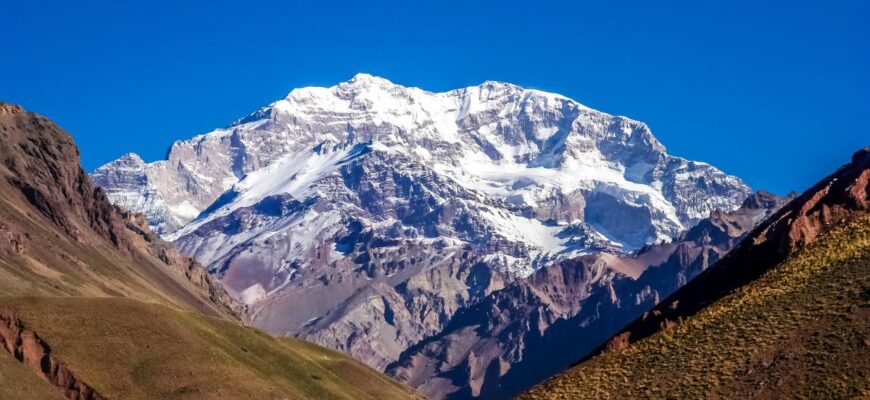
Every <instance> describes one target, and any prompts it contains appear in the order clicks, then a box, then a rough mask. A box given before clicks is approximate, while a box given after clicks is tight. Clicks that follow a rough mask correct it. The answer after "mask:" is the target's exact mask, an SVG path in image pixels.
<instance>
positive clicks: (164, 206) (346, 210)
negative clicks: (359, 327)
mask: <svg viewBox="0 0 870 400" xmlns="http://www.w3.org/2000/svg"><path fill="white" fill-rule="evenodd" d="M361 149H365V151H361ZM354 152H356V153H354ZM352 153H353V154H352ZM93 176H94V179H95V180H96V181H97V182H98V184H100V185H101V186H103V187H104V188H105V189H106V190H107V192H108V193H109V196H110V198H112V199H113V200H114V201H116V202H117V203H120V204H122V205H124V206H127V207H129V208H132V209H134V210H137V211H142V212H144V213H145V214H146V215H147V216H148V218H149V220H150V221H151V223H152V224H153V225H154V227H155V229H157V230H158V231H159V232H161V233H162V234H164V235H168V237H170V238H172V239H174V240H175V241H176V242H177V243H178V244H179V245H180V246H181V248H182V249H184V250H186V251H187V252H189V253H190V254H192V255H196V256H197V257H199V258H200V260H201V261H203V262H204V263H206V264H209V265H211V266H212V267H213V269H215V270H225V269H226V268H229V267H228V265H231V264H232V260H233V257H238V255H239V254H240V253H239V252H240V251H242V250H244V251H255V252H256V251H260V250H258V249H259V247H258V246H261V245H262V243H261V241H263V240H266V239H268V238H274V237H278V236H280V235H286V236H294V235H297V234H298V233H299V232H300V231H301V230H303V229H304V230H305V232H306V233H305V235H307V236H306V237H307V238H309V239H310V240H308V239H306V240H305V241H303V242H304V243H305V244H303V243H302V242H297V241H294V242H293V248H291V249H288V250H287V251H285V252H284V254H281V255H280V257H277V256H276V257H277V258H276V259H275V260H273V261H274V262H272V263H271V264H269V265H262V269H263V273H262V274H259V275H258V276H262V277H261V278H258V280H257V282H256V283H257V284H260V285H261V286H262V287H263V288H266V291H267V292H271V291H274V290H277V289H280V285H279V286H276V285H275V284H274V282H272V277H271V276H270V272H268V271H282V269H281V268H282V265H285V263H287V262H290V263H296V264H299V263H302V264H305V263H310V262H311V260H307V259H305V257H306V256H307V255H310V254H311V252H312V251H315V250H314V249H315V248H323V249H326V248H331V249H332V250H330V251H329V252H327V253H328V254H327V253H324V255H323V258H322V259H321V260H320V261H319V262H321V263H336V262H341V260H343V259H345V258H346V257H349V256H348V255H346V254H344V253H343V252H341V251H335V248H336V244H335V243H336V242H339V241H341V240H343V239H342V238H343V236H342V235H347V234H350V233H353V232H356V233H354V234H358V233H359V232H369V234H370V235H372V236H373V237H378V238H380V239H379V240H388V241H399V242H400V243H414V244H415V245H429V244H431V243H432V242H433V240H437V241H440V243H441V244H440V245H439V246H446V247H445V248H470V249H473V250H474V251H475V252H477V253H479V254H481V255H482V256H485V255H507V256H509V259H506V258H504V257H495V258H493V259H501V260H502V261H499V262H493V268H494V269H496V270H498V271H501V272H504V273H506V274H508V275H512V276H525V275H528V274H529V273H531V272H532V271H534V270H535V269H536V268H539V267H540V266H541V265H543V264H546V263H548V262H551V261H552V260H556V259H560V258H563V257H566V256H570V255H572V254H582V253H584V252H594V251H598V250H600V249H604V248H607V249H611V250H614V251H631V250H634V249H637V248H639V247H641V246H643V245H644V244H646V243H649V242H654V241H661V240H668V239H669V238H671V237H673V236H674V235H676V234H678V233H679V232H681V231H682V230H683V229H685V228H686V227H688V226H690V225H692V224H693V223H694V222H695V221H697V220H699V219H701V218H704V217H706V216H707V215H709V213H710V212H711V211H713V210H715V209H723V210H730V209H734V208H736V207H737V206H739V204H740V203H741V201H742V200H743V198H745V197H746V195H747V194H748V193H749V189H748V188H747V187H746V185H744V184H743V183H742V182H741V181H740V180H739V179H737V178H734V177H731V176H728V175H725V174H723V173H721V172H720V171H718V170H716V169H715V168H713V167H712V166H710V165H708V164H704V163H699V162H692V161H687V160H684V159H682V158H679V157H674V156H671V155H668V154H667V153H666V150H665V147H664V146H663V145H662V144H661V143H659V142H658V140H656V138H655V137H654V136H653V135H652V133H651V131H650V129H649V128H648V127H647V126H646V125H645V124H643V123H641V122H638V121H634V120H631V119H628V118H625V117H619V116H613V115H609V114H606V113H602V112H599V111H596V110H592V109H590V108H588V107H585V106H583V105H581V104H580V103H578V102H576V101H574V100H572V99H569V98H567V97H564V96H561V95H558V94H553V93H547V92H543V91H539V90H531V89H524V88H521V87H519V86H516V85H512V84H509V83H503V82H496V81H487V82H484V83H482V84H480V85H477V86H471V87H468V88H463V89H456V90H451V91H448V92H442V93H435V92H429V91H425V90H423V89H419V88H412V87H404V86H401V85H397V84H394V83H392V82H390V81H388V80H386V79H383V78H379V77H375V76H372V75H368V74H357V75H355V76H354V77H353V78H352V79H351V80H349V81H347V82H344V83H339V84H337V85H334V86H331V87H306V88H299V89H294V90H293V91H291V92H290V93H289V94H288V95H287V97H286V98H284V99H281V100H278V101H276V102H274V103H272V104H270V105H269V106H267V107H264V108H262V109H260V110H258V111H256V112H254V113H252V114H250V115H248V116H246V117H244V118H242V119H240V120H238V121H236V122H235V123H233V124H232V125H230V126H228V127H227V128H223V129H218V130H215V131H213V132H210V133H207V134H204V135H199V136H195V137H193V138H192V139H189V140H181V141H178V142H176V143H175V144H173V146H172V148H171V150H170V152H169V154H168V157H167V159H166V160H163V161H157V162H154V163H149V164H145V163H144V162H142V161H141V159H139V158H138V157H137V156H135V155H128V156H124V157H122V158H121V159H119V160H117V161H115V162H112V163H110V164H107V165H106V166H103V167H101V168H99V169H97V170H96V171H94V173H93ZM276 199H277V200H276ZM264 201H265V202H275V201H278V202H279V203H281V204H283V205H282V206H280V207H279V208H281V210H282V211H281V212H279V213H278V214H277V216H274V215H271V214H269V212H266V211H263V210H262V209H258V205H260V204H261V203H263V202H264ZM291 203H292V204H291ZM282 207H283V208H282ZM288 207H289V208H288ZM272 211H274V210H272ZM282 213H283V214H282ZM287 213H289V214H287ZM242 214H244V216H245V217H244V220H245V223H246V224H247V225H244V226H236V227H235V228H233V229H236V230H242V231H244V232H245V234H244V235H242V234H241V233H238V232H236V230H232V229H229V228H228V226H227V224H239V223H241V222H240V220H239V218H240V216H241V215H242ZM290 220H293V221H297V220H298V221H304V223H303V225H305V224H311V223H314V222H313V221H321V222H320V223H319V224H320V225H317V226H323V230H320V231H311V230H310V229H309V228H310V226H308V227H306V228H301V227H298V226H297V225H292V224H290V225H288V222H287V221H290ZM325 221H329V223H326V222H325ZM300 226H301V225H300ZM228 229H229V230H232V231H233V232H236V233H234V234H227V233H226V232H227V231H228ZM273 245H274V244H273ZM228 246H229V247H228ZM233 246H235V247H233ZM305 246H308V247H305ZM338 247H340V246H338ZM217 248H221V249H222V250H221V251H220V252H216V251H214V249H217ZM228 248H229V250H226V249H228ZM269 251H270V252H271V251H272V249H270V250H269ZM505 260H507V261H505ZM267 278H268V279H267ZM279 281H281V280H279ZM281 282H283V281H281ZM253 283H254V281H252V280H245V281H244V284H243V285H244V286H243V287H242V286H239V287H234V286H233V285H232V284H231V285H230V287H231V288H232V289H234V290H236V292H241V291H243V290H245V289H247V288H248V287H249V286H250V285H251V284H253ZM281 284H283V283H281ZM240 285H242V284H240Z"/></svg>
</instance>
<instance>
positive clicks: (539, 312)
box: [387, 192, 794, 399]
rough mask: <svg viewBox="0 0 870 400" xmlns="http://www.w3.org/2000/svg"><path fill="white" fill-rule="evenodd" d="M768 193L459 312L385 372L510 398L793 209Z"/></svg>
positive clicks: (455, 391)
mask: <svg viewBox="0 0 870 400" xmlns="http://www.w3.org/2000/svg"><path fill="white" fill-rule="evenodd" d="M793 197H794V195H791V196H790V197H778V196H775V195H772V194H770V193H766V192H759V193H756V194H753V195H752V196H750V197H749V198H748V199H747V200H746V201H745V202H744V203H743V205H742V207H741V208H740V209H738V210H735V211H731V212H720V211H717V212H714V213H713V214H712V215H711V216H710V217H709V218H707V219H704V220H702V221H700V222H699V223H698V224H697V225H696V226H694V227H692V228H691V229H689V230H688V231H686V232H685V233H683V234H682V235H680V236H679V237H678V238H677V239H676V240H674V241H673V242H670V243H664V244H658V245H652V246H647V247H645V248H643V249H642V250H640V251H639V252H638V253H636V254H634V255H631V256H625V255H616V254H610V253H600V254H596V255H587V256H582V257H578V258H574V259H570V260H565V261H560V262H558V263H556V264H553V265H550V266H547V267H545V268H542V269H540V270H538V271H536V272H535V273H533V274H532V275H531V276H529V277H527V278H524V279H520V280H516V281H514V282H512V283H510V284H508V285H507V286H506V287H505V288H503V289H501V290H497V291H494V292H492V293H491V294H489V295H488V296H486V297H484V298H483V299H481V300H480V301H478V302H477V303H475V304H474V305H472V306H470V307H466V308H464V309H462V310H460V311H459V312H457V313H456V314H455V315H454V316H453V318H452V319H451V321H450V322H449V323H448V324H446V327H445V329H443V330H442V331H440V332H438V333H436V334H434V335H431V336H430V337H428V338H427V339H425V340H423V341H422V342H419V343H417V344H416V345H414V346H412V347H411V348H409V349H408V350H407V351H405V352H404V353H403V354H402V356H401V357H400V358H399V360H398V361H397V362H395V363H393V364H391V365H390V366H389V367H388V368H387V372H388V373H389V374H391V375H393V376H394V377H396V378H398V379H400V380H402V381H405V382H407V383H409V384H410V385H411V386H413V387H415V388H417V389H418V390H420V391H421V392H423V393H425V394H427V395H428V396H429V397H431V398H435V399H441V398H452V399H465V398H486V399H496V398H509V397H511V396H513V395H515V394H517V393H519V392H520V391H522V390H524V389H526V388H528V387H530V386H532V385H534V384H535V383H539V382H541V381H543V380H544V379H546V378H547V377H549V376H552V375H553V374H555V373H557V372H559V371H561V370H563V369H565V368H567V367H568V366H570V365H571V364H572V363H574V362H577V361H578V360H580V359H581V358H583V357H584V356H586V355H587V354H588V353H589V352H590V351H592V350H594V349H596V348H597V347H598V346H600V345H601V344H602V343H603V342H604V341H606V340H607V339H608V338H610V337H611V336H612V335H613V334H614V333H616V332H618V331H619V330H620V329H622V328H623V327H624V326H625V325H626V324H628V323H629V322H631V321H632V320H634V319H635V318H637V317H639V316H640V315H641V314H643V313H644V312H646V311H647V310H649V309H651V308H652V307H653V306H655V305H656V304H658V303H659V302H660V300H663V299H664V298H666V297H667V296H669V295H670V294H671V293H673V292H674V291H675V290H676V289H678V288H679V287H680V286H682V285H683V284H685V283H686V282H687V281H689V280H691V279H692V278H694V277H695V276H696V275H698V274H699V273H701V272H702V271H704V270H705V269H707V267H709V266H711V265H712V264H714V263H715V262H716V261H717V260H719V258H720V257H722V256H724V255H725V254H726V253H727V252H728V251H729V250H730V249H731V248H732V247H734V246H735V245H736V244H737V243H738V242H739V241H740V240H741V239H742V238H743V237H744V236H745V235H746V234H748V233H749V232H750V231H751V230H752V228H753V227H755V226H756V225H757V224H758V223H759V222H761V221H762V220H764V219H765V218H766V217H768V216H770V215H771V214H773V213H774V212H775V211H776V210H778V209H779V208H780V207H782V206H783V205H785V204H786V203H787V202H788V201H790V200H791V199H792V198H793Z"/></svg>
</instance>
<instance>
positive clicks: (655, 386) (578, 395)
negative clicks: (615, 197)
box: [521, 216, 870, 399]
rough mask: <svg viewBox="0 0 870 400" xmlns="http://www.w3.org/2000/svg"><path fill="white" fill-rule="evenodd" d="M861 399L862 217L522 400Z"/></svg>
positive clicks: (865, 388)
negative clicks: (685, 315) (679, 318)
mask: <svg viewBox="0 0 870 400" xmlns="http://www.w3.org/2000/svg"><path fill="white" fill-rule="evenodd" d="M749 397H753V398H808V399H823V398H870V218H868V217H867V216H863V217H859V218H858V219H857V220H856V221H853V222H851V223H849V224H848V225H845V226H841V227H838V228H836V229H833V230H832V231H831V232H829V233H827V234H825V235H824V236H823V237H822V238H820V239H819V240H818V241H817V242H815V243H813V244H812V245H809V246H807V247H806V248H804V249H802V250H801V251H799V252H797V253H796V254H795V255H793V256H791V257H789V258H788V259H787V260H786V261H784V262H782V263H780V264H779V265H777V266H775V267H774V268H773V269H771V270H770V271H768V272H767V273H766V274H764V275H763V276H762V277H761V278H759V279H758V280H756V281H754V282H752V283H750V284H748V285H745V286H743V287H741V288H740V289H738V290H736V291H734V292H732V293H731V294H729V295H727V296H725V297H724V298H722V299H720V300H718V301H716V302H715V303H713V304H711V305H709V306H707V307H706V308H704V309H703V310H702V311H700V312H699V313H698V314H696V315H694V316H692V317H690V318H689V319H687V320H685V321H683V322H681V323H678V324H677V325H676V326H673V327H671V328H669V329H665V330H663V331H660V332H658V333H656V334H655V335H653V336H651V337H648V338H646V339H644V340H641V341H639V342H637V343H635V344H632V345H631V346H629V347H628V348H627V349H625V350H624V351H622V352H609V353H604V354H603V355H600V356H598V357H595V358H592V359H590V360H588V361H586V362H584V363H582V364H580V365H578V366H576V367H574V368H572V369H570V370H568V371H566V372H564V373H562V374H560V375H558V376H556V377H554V378H552V379H550V380H549V381H547V382H545V383H543V384H541V385H539V386H537V387H535V388H533V389H532V390H531V391H529V392H527V393H525V394H523V395H522V396H521V398H525V399H582V398H589V399H607V398H613V399H617V398H680V399H682V398H713V399H715V398H719V399H726V398H727V399H730V398H749Z"/></svg>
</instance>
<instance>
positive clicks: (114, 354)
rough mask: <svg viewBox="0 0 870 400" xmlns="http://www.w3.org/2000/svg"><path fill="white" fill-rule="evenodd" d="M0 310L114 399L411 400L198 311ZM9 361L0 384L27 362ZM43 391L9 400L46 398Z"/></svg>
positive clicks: (405, 392) (109, 302) (296, 345)
mask: <svg viewBox="0 0 870 400" xmlns="http://www.w3.org/2000/svg"><path fill="white" fill-rule="evenodd" d="M0 303H2V304H4V306H3V307H4V308H5V309H7V310H10V309H11V310H14V313H15V314H16V316H17V317H18V318H19V319H20V320H21V321H22V323H23V325H24V326H25V327H26V329H27V330H29V331H32V332H35V333H36V334H37V335H38V336H39V338H40V339H41V340H42V341H44V342H45V343H46V344H47V345H48V346H49V347H50V349H51V355H52V356H53V357H55V358H56V359H59V360H61V362H62V363H63V364H64V365H65V366H66V367H67V368H69V370H70V371H71V372H72V374H74V375H75V377H76V378H77V379H78V380H79V381H81V382H83V383H85V384H87V385H88V386H89V387H91V388H93V389H94V390H95V391H96V392H97V393H98V394H99V395H100V396H103V397H105V398H109V399H219V398H225V399H407V398H414V394H413V393H412V392H411V391H410V390H409V389H406V388H405V387H403V386H402V385H400V384H398V383H396V382H393V381H391V380H390V379H388V378H386V377H385V376H383V375H381V374H379V373H377V372H376V371H374V370H372V369H370V368H368V367H365V366H363V365H361V364H359V363H358V362H356V361H353V360H350V359H348V358H347V357H346V356H344V355H341V354H340V353H337V352H334V351H331V350H327V349H324V348H322V347H319V346H316V345H313V344H309V343H305V342H302V341H298V340H292V339H277V338H273V337H271V336H269V335H267V334H265V333H262V332H260V331H258V330H255V329H253V328H248V327H243V326H240V325H238V324H236V323H233V322H230V321H227V320H224V319H219V318H213V317H206V316H203V315H201V314H198V313H193V312H187V311H181V310H177V309H174V308H170V307H167V306H162V305H157V304H146V303H142V302H139V301H136V300H131V299H123V298H69V297H67V298H50V297H30V298H28V297H16V298H2V299H0ZM7 314H8V313H7ZM10 359H11V358H10ZM7 364H9V363H8V362H6V360H4V363H2V364H0V380H2V379H5V378H6V377H5V375H6V374H7V373H8V372H7V367H8V369H9V370H10V371H13V372H20V371H19V370H17V369H14V368H13V367H19V368H20V365H7ZM23 375H26V374H23ZM11 378H13V379H14V377H11ZM33 378H36V375H34V376H33ZM43 386H45V385H35V386H32V389H33V390H34V391H33V392H32V393H28V392H26V391H24V392H22V391H19V392H18V393H27V394H28V395H27V396H14V395H11V396H10V395H5V396H3V398H41V396H42V394H43V393H44V392H43V389H45V388H44V387H43ZM30 387H31V386H29V385H28V386H27V387H26V388H30ZM26 388H24V389H21V390H25V389H26ZM48 388H49V389H54V388H51V386H48ZM4 390H5V389H4ZM54 390H57V389H54ZM59 393H61V391H56V392H55V394H59ZM3 394H4V393H3V392H0V395H3ZM49 398H50V397H49Z"/></svg>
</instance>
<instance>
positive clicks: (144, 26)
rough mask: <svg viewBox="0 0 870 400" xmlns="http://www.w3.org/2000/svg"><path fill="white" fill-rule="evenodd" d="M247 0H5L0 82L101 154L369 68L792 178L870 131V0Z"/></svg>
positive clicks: (220, 122)
mask: <svg viewBox="0 0 870 400" xmlns="http://www.w3.org/2000/svg"><path fill="white" fill-rule="evenodd" d="M120 3H123V4H120ZM135 3H138V5H136V4H135ZM174 3H184V4H181V5H177V4H174ZM246 3H256V4H244V5H243V4H235V3H231V2H212V1H168V2H165V3H163V2H150V1H149V2H145V1H142V2H133V1H129V2H115V1H106V2H98V1H87V2H68V1H57V2H41V1H26V2H8V3H7V4H4V5H3V7H2V9H3V11H2V12H0V27H2V31H3V33H4V35H3V39H2V40H0V55H2V59H0V99H4V100H6V101H11V102H16V103H20V104H23V105H24V106H25V107H27V108H28V109H31V110H33V111H37V112H40V113H42V114H44V115H47V116H49V117H51V118H53V119H55V120H56V121H58V122H59V123H60V124H61V125H62V126H63V127H65V128H66V129H67V130H68V131H70V132H71V133H72V134H73V136H74V137H75V139H76V140H77V142H78V144H79V145H80V147H81V150H82V160H83V162H84V166H85V168H86V169H88V170H91V169H93V168H95V167H97V166H99V165H101V164H103V163H105V162H108V161H110V160H112V159H114V158H116V157H118V156H120V155H121V154H123V153H126V152H129V151H135V152H137V153H139V154H140V155H142V156H143V157H144V158H145V159H146V160H154V159H158V158H162V157H163V156H164V155H165V152H166V149H167V148H168V146H169V145H170V144H171V143H172V141H174V140H176V139H183V138H188V137H190V136H193V135H194V134H199V133H204V132H207V131H210V130H212V129H213V128H217V127H222V126H225V125H226V124H228V123H229V122H231V121H233V120H234V119H236V118H238V117H241V116H243V115H245V114H247V113H249V112H251V111H254V110H256V109H257V108H259V107H261V106H264V105H266V104H268V103H270V102H272V101H274V100H277V99H280V98H281V97H283V96H284V95H286V94H287V93H288V92H289V91H290V90H291V89H293V88H294V87H301V86H309V85H325V86H328V85H332V84H335V83H337V82H340V81H344V80H347V79H349V78H350V77H351V76H352V75H353V74H355V73H356V72H368V73H371V74H374V75H380V76H384V77H386V78H388V79H390V80H392V81H394V82H397V83H400V84H405V85H413V86H418V87H422V88H424V89H428V90H433V91H442V90H447V89H453V88H457V87H464V86H469V85H474V84H478V83H480V82H482V81H484V80H503V81H509V82H513V83H516V84H519V85H522V86H526V87H532V88H538V89H544V90H548V91H553V92H558V93H561V94H564V95H567V96H569V97H572V98H574V99H576V100H578V101H580V102H581V103H584V104H586V105H588V106H590V107H593V108H597V109H600V110H602V111H606V112H609V113H613V114H620V115H625V116H628V117H631V118H635V119H639V120H642V121H645V122H646V123H648V124H649V125H650V126H651V127H652V130H653V133H654V134H655V135H656V136H657V137H658V138H659V139H660V140H661V141H662V142H663V143H664V144H665V146H667V147H668V149H669V150H670V152H671V153H673V154H676V155H679V156H684V157H687V158H690V159H696V160H703V161H707V162H710V163H712V164H714V165H716V166H718V167H719V168H721V169H723V170H725V171H726V172H728V173H732V174H735V175H738V176H740V177H742V178H743V179H745V180H746V181H747V182H748V183H749V184H750V185H751V186H752V187H754V188H767V189H770V190H773V191H776V192H780V193H782V192H786V191H788V190H791V189H795V190H802V189H804V188H806V187H807V186H808V185H810V184H811V183H813V182H815V181H816V180H818V179H819V178H821V177H822V176H824V175H826V174H827V173H829V172H831V171H832V170H833V169H834V168H835V167H837V166H838V165H840V164H842V163H843V162H845V161H846V160H847V159H848V157H849V156H850V155H851V153H852V152H853V151H854V150H856V149H857V148H858V147H860V146H867V145H870V127H868V125H870V124H868V116H870V101H868V91H870V77H868V75H870V74H868V71H870V63H868V61H870V28H868V25H870V23H868V21H870V6H868V3H870V2H868V1H854V2H845V1H807V2H800V1H798V2H795V1H763V2H759V1H734V2H730V1H725V2H710V1H684V2H683V1H649V0H643V1H595V2H573V1H571V2H569V1H565V2H550V1H545V0H537V1H531V2H509V1H455V2H450V1H437V2H436V1H431V2H430V1H423V2H419V4H416V5H411V4H406V3H418V2H409V1H394V2H376V3H372V4H363V2H362V1H357V2H346V3H342V2H331V3H332V4H328V5H326V4H325V3H327V2H325V1H324V2H320V1H308V2H304V3H302V2H298V3H292V2H286V3H285V2H277V1H276V2H246ZM321 3H323V4H321ZM560 3H565V4H560ZM712 3H721V4H718V5H714V4H712ZM762 3H763V4H762ZM73 4H75V5H73ZM315 4H316V5H315Z"/></svg>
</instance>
